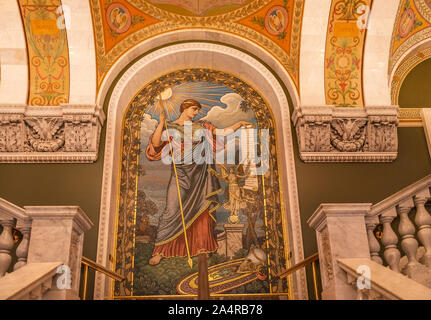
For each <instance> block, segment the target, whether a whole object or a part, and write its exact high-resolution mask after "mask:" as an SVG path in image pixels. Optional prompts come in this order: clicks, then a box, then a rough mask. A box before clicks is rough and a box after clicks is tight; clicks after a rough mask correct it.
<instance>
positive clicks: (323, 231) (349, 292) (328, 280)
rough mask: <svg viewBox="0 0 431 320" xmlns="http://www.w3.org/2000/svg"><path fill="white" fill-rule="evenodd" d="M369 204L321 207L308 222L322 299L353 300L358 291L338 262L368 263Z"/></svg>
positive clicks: (322, 205)
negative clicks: (316, 252) (315, 249)
mask: <svg viewBox="0 0 431 320" xmlns="http://www.w3.org/2000/svg"><path fill="white" fill-rule="evenodd" d="M370 209H371V204H321V205H320V206H319V208H318V209H317V210H316V211H315V212H314V214H313V215H312V216H311V218H310V219H309V220H308V222H307V223H308V225H309V226H310V227H311V228H313V229H314V230H316V237H317V245H318V250H319V262H320V263H319V264H320V274H321V278H322V289H323V291H322V299H324V300H350V299H352V300H353V299H356V296H357V291H356V288H354V287H353V286H352V285H350V284H349V283H348V281H347V275H346V273H345V272H344V271H343V270H342V269H341V268H340V267H339V266H338V263H337V259H343V258H366V259H370V248H369V245H368V238H367V230H366V226H365V215H366V214H367V213H369V212H370Z"/></svg>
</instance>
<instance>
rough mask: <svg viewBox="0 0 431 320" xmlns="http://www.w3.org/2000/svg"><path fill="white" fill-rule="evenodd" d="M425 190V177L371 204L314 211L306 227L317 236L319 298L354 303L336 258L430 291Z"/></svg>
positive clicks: (430, 228)
mask: <svg viewBox="0 0 431 320" xmlns="http://www.w3.org/2000/svg"><path fill="white" fill-rule="evenodd" d="M430 188H431V175H429V176H426V177H425V178H423V179H421V180H419V181H418V182H416V183H413V184H412V185H410V186H408V187H406V188H404V189H402V190H401V191H399V192H397V193H395V194H394V195H392V196H390V197H388V198H387V199H385V200H383V201H381V202H379V203H377V204H374V205H371V204H322V205H320V206H319V208H318V209H317V210H316V211H315V213H314V214H313V216H312V217H311V218H310V219H309V221H308V224H309V225H310V226H311V227H312V228H314V229H315V230H316V233H317V242H318V249H319V258H320V267H321V274H322V288H323V292H322V297H323V298H324V299H325V298H326V299H356V298H358V294H357V290H356V289H355V288H354V286H351V285H349V281H348V279H347V278H348V274H347V273H346V270H344V269H343V268H342V267H341V266H340V265H339V263H338V259H365V260H369V261H371V262H372V263H376V264H379V265H383V266H385V267H388V268H389V269H390V270H391V271H392V272H395V273H398V274H401V275H404V276H407V277H408V278H410V279H411V280H414V281H416V283H420V284H422V285H424V286H426V287H429V288H431V215H430V213H429V211H428V209H427V207H426V204H427V202H428V201H429V200H431V193H430ZM377 226H380V227H381V228H382V232H381V233H380V234H379V235H377V233H376V227H377ZM371 262H370V264H371ZM388 281H390V279H388Z"/></svg>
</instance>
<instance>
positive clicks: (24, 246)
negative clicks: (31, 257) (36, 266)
mask: <svg viewBox="0 0 431 320" xmlns="http://www.w3.org/2000/svg"><path fill="white" fill-rule="evenodd" d="M18 228H19V230H20V231H21V233H22V234H23V238H22V240H21V243H20V244H19V246H18V248H17V249H16V256H17V258H18V261H17V263H15V266H14V267H13V270H14V271H15V270H18V269H19V268H22V267H23V266H25V265H26V264H27V255H28V246H29V244H30V232H31V222H30V221H24V222H18Z"/></svg>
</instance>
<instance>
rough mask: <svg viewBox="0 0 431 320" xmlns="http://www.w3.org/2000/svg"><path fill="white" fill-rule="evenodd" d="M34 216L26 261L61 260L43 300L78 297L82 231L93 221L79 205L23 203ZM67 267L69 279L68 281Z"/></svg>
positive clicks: (82, 242)
mask: <svg viewBox="0 0 431 320" xmlns="http://www.w3.org/2000/svg"><path fill="white" fill-rule="evenodd" d="M24 209H25V210H26V213H27V214H28V215H29V216H30V217H31V218H32V219H33V223H32V230H31V237H30V244H29V250H28V257H27V262H28V264H30V263H36V262H61V263H63V267H62V268H61V269H59V270H58V275H57V276H56V277H55V278H54V280H53V284H52V289H51V290H50V291H49V292H47V293H46V294H45V296H44V299H46V300H73V299H79V284H80V275H81V258H82V249H83V244H84V233H85V232H86V231H87V230H89V229H90V228H91V227H92V226H93V223H92V222H91V221H90V219H89V218H88V217H87V216H86V214H85V213H84V212H83V211H82V210H81V208H79V207H24ZM69 269H70V276H71V283H70V285H67V274H68V270H69Z"/></svg>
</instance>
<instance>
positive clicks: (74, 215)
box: [24, 206, 93, 234]
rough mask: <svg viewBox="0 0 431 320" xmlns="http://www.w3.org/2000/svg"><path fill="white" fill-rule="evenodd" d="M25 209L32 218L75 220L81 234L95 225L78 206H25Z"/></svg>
mask: <svg viewBox="0 0 431 320" xmlns="http://www.w3.org/2000/svg"><path fill="white" fill-rule="evenodd" d="M24 210H25V212H26V214H27V215H28V216H29V217H31V218H32V219H39V220H44V219H46V220H52V219H60V220H63V221H64V220H70V221H73V222H74V223H75V226H77V227H79V229H80V230H79V231H80V232H79V233H80V234H81V233H84V232H86V231H88V230H90V228H91V227H92V226H93V222H91V220H90V218H88V217H87V215H86V214H85V213H84V211H82V209H81V208H80V207H78V206H25V207H24Z"/></svg>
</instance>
